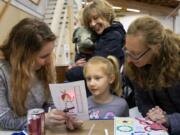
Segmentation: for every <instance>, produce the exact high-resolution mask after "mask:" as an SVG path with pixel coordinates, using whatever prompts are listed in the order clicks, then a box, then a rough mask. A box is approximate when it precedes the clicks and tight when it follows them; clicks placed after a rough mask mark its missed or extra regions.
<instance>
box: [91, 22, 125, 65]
mask: <svg viewBox="0 0 180 135" xmlns="http://www.w3.org/2000/svg"><path fill="white" fill-rule="evenodd" d="M125 34H126V32H125V30H124V28H123V25H122V24H121V23H120V22H113V24H112V25H111V26H110V27H108V28H106V29H105V30H104V31H103V33H102V34H101V35H99V37H98V38H97V40H96V43H95V51H94V55H97V56H103V57H107V56H108V55H113V56H116V57H117V59H118V60H119V62H120V65H121V64H122V63H123V62H124V53H123V50H122V48H123V46H124V44H125Z"/></svg>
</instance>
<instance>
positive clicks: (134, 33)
mask: <svg viewBox="0 0 180 135" xmlns="http://www.w3.org/2000/svg"><path fill="white" fill-rule="evenodd" d="M125 53H126V58H127V59H126V64H125V67H126V72H127V75H128V77H129V78H130V80H131V81H132V82H133V84H134V87H135V98H136V104H137V106H138V108H139V110H140V112H141V113H142V115H143V116H145V117H147V118H149V119H151V120H153V121H155V122H157V123H160V124H163V125H164V126H166V127H167V128H168V131H169V132H170V134H171V135H172V134H173V135H174V134H180V128H179V127H180V72H179V71H180V57H179V55H180V37H178V35H176V34H175V33H173V32H172V31H170V30H167V29H165V28H164V27H163V26H162V25H161V24H160V22H159V21H157V20H156V19H154V18H151V17H149V16H145V17H140V18H138V19H136V20H135V21H134V22H133V23H132V24H131V25H130V26H129V28H128V31H127V37H126V45H125Z"/></svg>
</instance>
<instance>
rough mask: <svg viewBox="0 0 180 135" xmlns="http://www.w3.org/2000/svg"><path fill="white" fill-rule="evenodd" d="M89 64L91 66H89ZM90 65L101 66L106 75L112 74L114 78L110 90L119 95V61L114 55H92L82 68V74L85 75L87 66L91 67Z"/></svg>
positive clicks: (120, 90)
mask: <svg viewBox="0 0 180 135" xmlns="http://www.w3.org/2000/svg"><path fill="white" fill-rule="evenodd" d="M89 65H91V67H90V66H89ZM92 65H95V66H98V65H100V66H101V65H102V66H103V69H102V70H103V71H104V72H105V73H106V74H107V75H109V76H110V75H114V77H115V79H114V82H113V83H112V85H111V89H112V90H113V91H112V92H113V93H115V94H116V95H118V96H121V94H122V89H121V85H120V72H119V62H118V60H117V59H116V58H115V57H114V56H108V57H107V58H104V57H101V56H94V57H92V58H91V59H89V61H88V62H87V63H86V65H85V66H84V69H83V73H84V76H86V72H87V69H88V68H93V67H92Z"/></svg>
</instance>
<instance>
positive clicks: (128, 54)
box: [124, 48, 150, 60]
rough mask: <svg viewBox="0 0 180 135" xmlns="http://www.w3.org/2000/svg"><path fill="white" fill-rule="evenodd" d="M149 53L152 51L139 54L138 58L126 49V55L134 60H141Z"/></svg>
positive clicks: (147, 50)
mask: <svg viewBox="0 0 180 135" xmlns="http://www.w3.org/2000/svg"><path fill="white" fill-rule="evenodd" d="M149 51H150V48H148V49H146V50H145V51H144V52H143V53H141V54H139V55H138V56H133V55H132V54H131V53H130V52H129V51H128V50H126V49H124V52H125V54H126V55H127V56H128V57H130V58H131V59H133V60H139V59H141V58H142V57H143V56H144V55H145V54H146V53H147V52H149Z"/></svg>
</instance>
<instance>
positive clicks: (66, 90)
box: [49, 81, 89, 120]
mask: <svg viewBox="0 0 180 135" xmlns="http://www.w3.org/2000/svg"><path fill="white" fill-rule="evenodd" d="M49 87H50V91H51V95H52V98H53V101H54V104H55V106H56V108H57V109H59V110H63V111H64V112H69V113H74V114H76V115H77V117H78V118H79V119H81V120H88V119H89V114H88V104H87V96H86V89H85V82H84V81H76V82H69V83H62V84H49Z"/></svg>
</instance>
